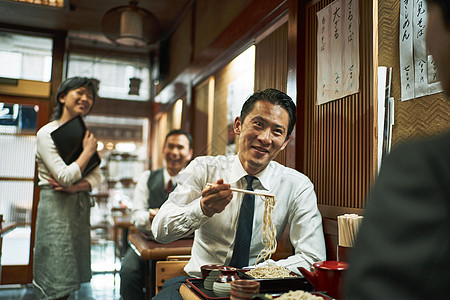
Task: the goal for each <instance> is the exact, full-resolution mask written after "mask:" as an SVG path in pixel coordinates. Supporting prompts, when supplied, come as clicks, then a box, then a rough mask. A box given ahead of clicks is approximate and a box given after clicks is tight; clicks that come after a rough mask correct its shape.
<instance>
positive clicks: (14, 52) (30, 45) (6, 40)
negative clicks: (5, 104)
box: [0, 32, 53, 82]
mask: <svg viewBox="0 0 450 300" xmlns="http://www.w3.org/2000/svg"><path fill="white" fill-rule="evenodd" d="M52 51H53V40H52V39H51V38H44V37H35V36H27V35H23V34H15V33H8V32H0V66H2V67H1V68H0V77H6V78H14V79H28V80H37V81H45V82H49V81H50V77H51V70H52Z"/></svg>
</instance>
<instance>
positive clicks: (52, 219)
mask: <svg viewBox="0 0 450 300" xmlns="http://www.w3.org/2000/svg"><path fill="white" fill-rule="evenodd" d="M96 97H97V88H96V86H95V84H94V82H93V81H92V80H91V79H89V78H84V77H72V78H69V79H67V80H65V81H64V82H63V83H62V84H61V85H60V87H59V88H58V91H57V93H56V108H55V114H54V116H53V121H51V122H50V123H48V124H47V125H45V126H43V127H42V128H41V129H40V130H39V131H38V133H37V150H36V161H37V164H38V177H39V186H40V188H41V192H40V200H39V205H38V211H37V221H36V238H35V246H34V265H33V285H34V287H35V291H36V294H37V296H38V298H39V299H67V298H68V297H69V295H70V293H71V292H73V291H75V290H78V289H79V288H80V284H81V283H83V282H88V281H90V279H91V256H90V250H91V247H90V246H91V245H90V224H89V219H90V208H91V201H90V196H89V192H90V191H91V190H92V188H94V187H95V186H96V185H98V184H99V183H100V181H101V179H102V178H101V177H102V176H101V174H100V168H99V167H96V168H95V169H94V170H93V171H92V172H90V173H89V174H87V175H86V176H85V177H83V175H82V172H83V170H84V169H85V168H86V166H87V164H88V162H89V160H90V159H91V157H92V156H93V155H94V154H96V151H97V140H96V139H95V137H94V136H93V134H92V133H90V132H89V131H87V130H86V134H85V136H84V139H83V142H82V143H83V150H82V152H81V154H80V155H79V156H78V158H77V159H75V161H74V162H72V163H71V164H69V165H67V164H66V163H65V162H64V161H63V159H62V158H61V156H60V155H59V154H58V149H57V148H56V146H55V143H54V142H53V140H52V138H51V135H50V134H51V132H53V131H54V130H55V129H57V128H58V127H59V126H61V125H62V124H64V123H66V122H68V121H70V120H72V119H73V118H75V117H77V116H85V115H86V114H87V113H89V111H90V110H91V108H92V105H93V104H94V101H95V98H96Z"/></svg>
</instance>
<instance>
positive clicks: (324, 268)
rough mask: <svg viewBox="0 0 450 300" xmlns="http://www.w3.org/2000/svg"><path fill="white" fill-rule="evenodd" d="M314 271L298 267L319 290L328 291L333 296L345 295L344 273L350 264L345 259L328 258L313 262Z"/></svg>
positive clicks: (340, 296)
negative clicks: (334, 259)
mask: <svg viewBox="0 0 450 300" xmlns="http://www.w3.org/2000/svg"><path fill="white" fill-rule="evenodd" d="M313 267H314V272H310V271H308V270H306V269H305V268H302V267H298V270H299V271H300V272H301V273H302V274H303V276H305V278H306V280H308V282H309V283H311V284H312V286H313V287H314V288H315V289H316V290H317V291H324V292H327V294H328V295H330V296H331V297H333V298H337V299H339V298H342V296H344V274H345V270H347V267H348V264H347V263H346V262H343V261H333V260H326V261H320V262H316V263H314V264H313Z"/></svg>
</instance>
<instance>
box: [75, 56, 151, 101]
mask: <svg viewBox="0 0 450 300" xmlns="http://www.w3.org/2000/svg"><path fill="white" fill-rule="evenodd" d="M73 76H86V77H93V78H96V79H98V80H100V85H99V96H100V97H102V98H112V99H123V100H139V101H147V100H149V95H150V83H149V82H150V81H149V76H150V72H149V68H148V65H147V61H143V60H141V61H139V60H132V59H118V58H105V57H95V56H90V55H85V54H75V53H72V54H70V55H69V64H68V77H73ZM134 83H137V85H138V87H137V88H133V87H134V85H133V84H134Z"/></svg>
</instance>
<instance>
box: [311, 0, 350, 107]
mask: <svg viewBox="0 0 450 300" xmlns="http://www.w3.org/2000/svg"><path fill="white" fill-rule="evenodd" d="M317 20H318V32H317V104H323V103H326V102H329V101H332V100H336V99H340V98H343V97H345V96H348V95H351V94H354V93H357V92H358V91H359V7H358V1H357V0H337V1H334V2H333V3H331V4H330V5H328V6H326V7H325V8H323V9H322V10H320V11H319V12H317Z"/></svg>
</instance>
